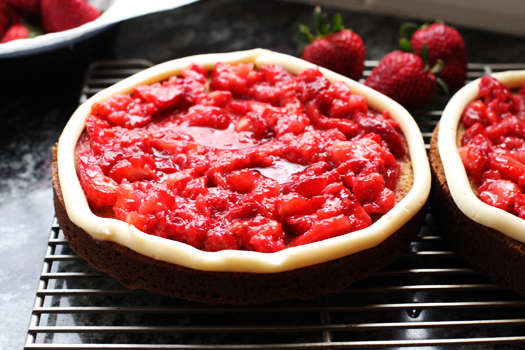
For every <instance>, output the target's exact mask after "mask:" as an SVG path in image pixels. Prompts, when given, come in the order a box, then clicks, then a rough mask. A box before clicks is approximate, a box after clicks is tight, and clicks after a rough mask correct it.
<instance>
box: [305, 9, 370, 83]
mask: <svg viewBox="0 0 525 350" xmlns="http://www.w3.org/2000/svg"><path fill="white" fill-rule="evenodd" d="M314 24H315V32H316V36H313V35H312V34H311V33H310V30H309V29H308V27H306V26H304V25H301V26H300V40H301V41H303V42H306V43H307V44H308V45H307V46H306V47H305V48H304V50H303V53H302V55H301V58H302V59H303V60H306V61H309V62H312V63H314V64H317V65H319V66H321V67H324V68H328V69H330V70H333V71H334V72H336V73H339V74H342V75H344V76H347V77H349V78H350V79H354V80H359V79H360V78H361V76H362V75H363V70H364V64H365V46H364V44H363V40H362V39H361V37H359V35H357V34H356V33H354V32H352V31H351V30H348V29H344V27H343V25H342V22H341V16H340V15H339V14H338V15H336V16H334V18H333V21H332V24H331V25H328V24H327V23H326V19H325V16H324V15H323V14H322V13H321V9H320V8H319V7H316V9H315V11H314Z"/></svg>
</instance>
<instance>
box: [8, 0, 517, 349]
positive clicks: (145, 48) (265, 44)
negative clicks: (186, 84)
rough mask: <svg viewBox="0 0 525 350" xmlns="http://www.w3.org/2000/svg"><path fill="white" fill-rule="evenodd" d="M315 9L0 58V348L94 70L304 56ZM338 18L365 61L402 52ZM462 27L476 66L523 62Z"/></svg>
mask: <svg viewBox="0 0 525 350" xmlns="http://www.w3.org/2000/svg"><path fill="white" fill-rule="evenodd" d="M312 10H313V8H312V7H311V6H307V5H301V4H296V3H287V2H279V1H242V0H204V1H201V2H197V3H193V4H190V5H188V6H185V7H182V8H179V9H174V10H171V11H165V12H162V13H157V14H152V15H147V16H144V17H140V18H136V19H132V20H129V21H126V22H124V23H121V24H120V25H117V26H114V27H113V28H111V29H110V30H108V31H106V32H105V33H104V34H102V35H100V36H99V37H97V38H95V39H93V40H91V41H89V42H79V43H77V44H76V45H75V46H73V47H70V48H67V49H65V50H60V51H58V52H51V53H48V54H44V55H41V56H39V57H26V58H19V59H16V60H5V59H4V60H2V59H1V58H0V77H1V78H0V81H1V82H2V85H3V88H2V89H0V90H1V91H2V92H0V122H1V123H2V124H1V127H0V136H1V137H0V266H1V268H0V319H1V320H2V321H1V322H0V348H2V349H20V348H22V347H23V344H24V343H25V339H26V335H27V327H28V324H29V319H30V316H31V310H32V307H33V303H34V300H35V292H36V289H37V284H38V279H39V274H40V271H41V269H42V264H43V258H44V255H45V249H46V242H47V239H48V236H49V231H50V226H51V223H52V219H53V214H54V209H53V204H52V203H53V201H52V189H51V184H50V181H49V177H50V167H51V162H52V159H51V148H52V146H53V145H54V143H55V142H56V141H57V139H58V136H59V135H60V132H61V130H62V128H63V127H64V125H65V123H66V122H67V120H68V118H69V116H70V115H71V113H72V112H73V111H74V109H75V107H76V106H77V104H78V100H79V96H80V88H81V85H82V79H83V76H84V72H85V69H86V67H87V64H88V63H89V62H90V61H93V60H100V59H105V60H107V59H129V58H141V59H147V60H150V61H152V62H154V63H158V62H163V61H166V60H169V59H174V58H179V57H184V56H188V55H194V54H200V53H210V52H228V51H235V50H244V49H251V48H256V47H262V48H266V49H270V50H274V51H278V52H283V53H287V54H291V55H297V52H298V42H297V28H298V24H299V23H306V24H311V14H312ZM325 10H327V11H329V12H330V13H335V12H336V11H334V10H332V9H329V8H325ZM340 12H341V13H342V15H343V20H344V22H345V24H346V26H347V27H349V28H352V29H353V30H354V31H355V32H357V33H358V34H359V35H361V37H362V38H363V41H364V43H365V46H366V50H367V59H368V60H379V59H381V58H382V57H383V56H384V55H386V54H387V53H388V52H390V51H393V50H395V49H396V48H397V40H398V34H397V30H398V28H399V26H400V25H401V23H402V22H403V20H401V19H396V18H389V17H384V16H375V15H371V14H362V13H356V12H349V11H340ZM458 30H459V31H460V33H461V34H462V35H463V37H464V39H465V42H466V45H467V49H468V51H469V62H483V63H523V58H524V57H525V41H524V38H521V37H513V36H509V35H500V34H495V33H489V32H482V31H476V30H469V29H465V28H458Z"/></svg>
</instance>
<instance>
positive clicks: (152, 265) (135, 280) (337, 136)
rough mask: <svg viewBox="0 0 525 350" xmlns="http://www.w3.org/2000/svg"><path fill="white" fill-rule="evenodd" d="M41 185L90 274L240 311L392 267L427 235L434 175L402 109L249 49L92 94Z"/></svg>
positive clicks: (287, 59)
mask: <svg viewBox="0 0 525 350" xmlns="http://www.w3.org/2000/svg"><path fill="white" fill-rule="evenodd" d="M105 141H108V143H104V142H105ZM130 150H133V152H136V153H129V152H130ZM52 183H53V188H54V195H55V196H54V199H55V208H56V215H57V219H58V222H59V224H60V227H61V228H62V230H63V232H64V234H65V236H66V237H67V239H68V241H69V242H70V245H71V247H72V248H73V249H74V250H75V251H76V252H77V253H78V254H79V255H80V256H82V257H83V258H85V259H86V260H87V261H88V262H89V263H90V264H91V265H92V266H94V267H95V268H97V269H99V270H101V271H104V272H107V273H109V274H110V275H111V276H113V277H115V278H117V279H118V280H119V281H120V282H121V283H122V284H123V285H124V286H126V287H128V288H130V289H139V288H140V289H146V290H150V291H155V292H159V293H162V294H165V295H169V296H173V297H180V298H184V299H188V300H194V301H201V302H210V303H232V304H245V303H262V302H269V301H274V300H282V299H290V298H302V299H309V298H312V297H314V296H316V295H319V294H322V293H328V292H335V291H338V290H341V289H343V288H345V287H347V286H348V285H350V284H351V283H353V282H355V281H357V280H359V279H362V278H364V277H366V276H368V275H370V274H371V273H373V272H374V271H376V270H378V269H379V268H381V267H383V266H385V265H387V264H389V263H390V262H392V261H393V260H394V259H395V258H396V257H397V256H398V255H399V254H401V253H402V252H403V250H405V249H406V248H407V247H408V245H409V244H410V242H411V241H412V240H413V239H414V237H415V236H416V235H417V234H418V232H419V229H420V227H421V225H422V222H423V220H424V217H425V208H426V206H425V204H426V201H427V197H428V193H429V191H430V169H429V166H428V160H427V157H426V152H425V148H424V143H423V140H422V136H421V133H420V132H419V128H418V126H417V124H416V123H415V122H414V120H413V119H412V117H411V116H410V114H409V113H408V112H407V111H406V110H405V109H403V108H402V107H401V106H400V105H398V104H397V103H395V102H393V101H392V100H390V99H388V98H387V97H385V96H383V95H381V94H379V93H377V92H375V91H374V90H372V89H369V88H367V87H365V86H363V85H361V84H359V83H357V82H355V81H352V80H350V79H347V78H345V77H343V76H340V75H338V74H336V73H333V72H330V71H328V70H325V69H322V68H319V67H316V66H315V65H312V64H310V63H307V62H305V61H302V60H300V59H297V58H294V57H291V56H287V55H283V54H278V53H274V52H271V51H267V50H262V49H256V50H251V51H244V52H234V53H228V54H209V55H200V56H193V57H187V58H183V59H178V60H174V61H170V62H166V63H163V64H160V65H157V66H155V67H152V68H150V69H148V70H145V71H143V72H141V73H138V74H136V75H134V76H132V77H130V78H128V79H126V80H124V81H122V82H120V83H118V84H116V85H114V86H112V87H110V88H108V89H106V90H104V91H102V92H100V93H98V94H97V95H95V96H93V97H92V98H91V99H89V100H88V101H87V102H85V103H84V104H83V105H81V106H80V107H79V108H78V110H77V111H76V112H75V113H74V114H73V116H72V117H71V120H70V121H69V123H68V124H67V126H66V128H65V129H64V132H63V133H62V135H61V137H60V139H59V143H58V145H57V148H56V150H55V158H54V162H53V176H52Z"/></svg>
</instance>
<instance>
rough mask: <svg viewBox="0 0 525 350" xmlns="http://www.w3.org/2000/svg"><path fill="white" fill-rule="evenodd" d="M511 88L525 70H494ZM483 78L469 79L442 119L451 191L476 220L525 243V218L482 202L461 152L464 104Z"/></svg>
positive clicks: (523, 77)
mask: <svg viewBox="0 0 525 350" xmlns="http://www.w3.org/2000/svg"><path fill="white" fill-rule="evenodd" d="M492 76H493V77H494V78H496V79H497V80H499V81H500V82H502V83H503V84H505V85H506V86H507V87H509V88H511V89H512V88H517V87H519V86H520V85H521V83H522V82H523V81H525V70H523V71H508V72H501V73H494V74H492ZM480 80H481V78H479V79H477V80H474V81H472V82H470V83H469V84H467V85H465V86H464V87H463V88H462V89H461V90H459V91H458V92H457V93H456V94H455V95H454V96H453V97H452V98H451V99H450V101H449V103H448V104H447V106H446V107H445V110H444V111H443V114H442V117H441V120H440V122H439V132H438V142H437V145H438V149H439V153H440V154H441V162H442V163H443V167H444V170H445V176H446V178H447V183H448V187H449V189H450V194H451V195H452V198H453V199H454V202H455V203H456V205H457V206H458V208H459V209H460V210H461V211H462V212H463V214H465V215H466V216H468V217H469V218H471V219H472V220H473V221H475V222H477V223H479V224H482V225H485V226H488V227H491V228H493V229H495V230H498V231H500V232H502V233H504V234H505V235H507V236H509V237H511V238H514V239H516V240H518V241H520V242H524V243H525V220H523V219H520V218H519V217H517V216H515V215H512V214H510V213H508V212H506V211H504V210H501V209H498V208H495V207H493V206H490V205H488V204H485V203H483V201H481V199H479V198H478V197H477V196H476V195H475V194H474V192H473V191H472V189H471V187H470V183H469V179H468V175H467V172H466V170H465V167H464V166H463V162H462V161H461V157H460V156H459V154H458V150H457V144H456V135H457V129H458V125H459V122H460V120H461V115H462V113H463V110H464V109H465V107H466V106H467V105H468V104H469V103H470V102H472V101H473V100H475V99H477V98H478V95H479V82H480Z"/></svg>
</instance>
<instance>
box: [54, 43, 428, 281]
mask: <svg viewBox="0 0 525 350" xmlns="http://www.w3.org/2000/svg"><path fill="white" fill-rule="evenodd" d="M192 62H195V63H198V64H201V65H203V66H204V67H205V68H206V69H212V68H213V67H214V65H215V63H216V62H223V63H232V64H236V63H240V62H245V63H247V62H253V63H255V65H256V66H257V67H261V66H262V65H265V64H278V65H281V66H283V67H284V68H285V69H287V70H288V71H290V72H291V73H293V74H298V73H300V72H301V71H303V70H305V69H306V68H311V67H316V66H315V65H313V64H311V63H309V62H306V61H303V60H301V59H298V58H295V57H292V56H288V55H285V54H280V53H275V52H272V51H268V50H264V49H254V50H249V51H240V52H232V53H224V54H222V53H221V54H206V55H198V56H193V57H185V58H181V59H177V60H173V61H169V62H166V63H162V64H159V65H156V66H154V67H152V68H149V69H147V70H144V71H142V72H140V73H138V74H135V75H133V76H131V77H129V78H127V79H125V80H123V81H121V82H119V83H117V84H115V85H113V86H111V87H109V88H107V89H105V90H103V91H101V92H99V93H97V94H96V95H94V96H93V97H91V98H90V99H89V100H87V101H86V102H85V103H83V104H82V105H81V106H80V107H79V108H78V109H77V110H76V111H75V112H74V114H73V115H72V117H71V119H70V120H69V122H68V123H67V125H66V127H65V129H64V131H63V133H62V135H61V136H60V139H59V143H58V147H57V148H58V176H59V181H60V186H61V188H62V193H63V196H64V201H65V205H66V210H67V214H68V216H69V218H70V219H71V221H72V222H73V223H75V224H76V225H77V226H79V227H81V228H82V229H84V230H85V231H86V232H88V233H89V234H91V235H92V236H93V237H94V238H96V239H100V240H108V241H113V242H116V243H119V244H121V245H123V246H126V247H128V248H130V249H132V250H134V251H136V252H138V253H140V254H143V255H146V256H149V257H152V258H154V259H158V260H162V261H166V262H170V263H174V264H177V265H182V266H186V267H189V268H193V269H197V270H206V271H231V272H253V273H275V272H283V271H289V270H293V269H297V268H301V267H305V266H310V265H315V264H319V263H322V262H326V261H330V260H334V259H337V258H341V257H344V256H347V255H350V254H353V253H357V252H359V251H362V250H365V249H369V248H372V247H374V246H376V245H378V244H379V243H381V242H382V241H384V240H385V239H386V238H387V237H388V236H390V235H391V234H392V233H394V232H395V231H396V230H397V229H399V228H400V227H401V226H403V225H404V224H405V223H406V222H407V221H408V220H410V219H411V218H412V217H413V216H414V215H415V214H416V213H417V212H418V211H419V210H420V209H421V208H422V207H423V205H424V204H425V202H426V200H427V198H428V195H429V192H430V182H431V181H430V166H429V163H428V158H427V153H426V150H425V144H424V141H423V137H422V135H421V132H420V130H419V127H418V126H417V124H416V122H415V121H414V119H413V118H412V116H411V115H410V114H409V113H408V112H407V111H406V109H404V108H403V107H402V106H401V105H399V104H398V103H396V102H394V101H393V100H391V99H390V98H388V97H386V96H384V95H382V94H380V93H378V92H377V91H375V90H373V89H371V88H368V87H367V86H364V85H362V84H360V83H358V82H356V81H353V80H350V79H348V78H346V77H344V76H342V75H339V74H336V73H334V72H331V71H329V70H326V69H323V68H320V70H321V72H322V73H323V74H324V75H325V77H327V78H328V79H329V80H330V81H332V82H333V81H344V82H345V83H346V84H348V86H349V87H350V89H351V91H352V92H353V93H356V94H361V95H364V96H366V97H367V101H368V104H369V106H371V107H372V108H374V109H377V110H380V111H381V110H388V111H389V112H390V114H391V116H392V118H393V119H395V120H397V121H398V122H399V124H400V127H401V129H402V131H403V133H404V134H405V137H406V139H407V142H408V145H409V149H410V151H409V152H410V158H411V160H412V166H413V171H414V185H413V187H412V189H411V191H410V192H409V193H408V194H407V195H406V197H405V198H404V199H402V200H401V202H400V203H398V204H397V205H396V206H395V207H394V208H393V209H392V210H391V211H390V212H389V213H387V214H386V215H384V216H383V217H382V218H381V219H379V220H378V221H377V222H376V223H374V224H373V225H371V226H370V227H368V228H366V229H363V230H360V231H356V232H352V233H351V234H346V235H342V236H339V237H334V238H331V239H327V240H324V241H321V242H316V243H311V244H307V245H303V246H299V247H293V248H288V249H285V250H283V251H280V252H276V253H259V252H251V251H233V250H224V251H219V252H206V251H201V250H199V249H196V248H193V247H191V246H190V245H187V244H184V243H180V242H176V241H171V240H168V239H163V238H160V237H156V236H152V235H148V234H146V233H144V232H141V231H139V230H138V229H136V228H135V227H133V226H131V225H129V224H127V223H126V222H123V221H119V220H116V219H107V218H100V217H97V216H95V215H94V214H93V213H92V212H91V210H90V209H89V206H88V203H87V200H86V197H85V195H84V192H83V191H82V188H81V185H80V182H79V180H78V178H77V174H76V171H75V164H74V149H75V145H76V143H77V140H78V138H79V136H80V134H81V133H82V130H83V129H84V126H85V119H86V118H87V117H88V116H89V113H90V110H91V106H92V105H93V103H94V102H96V101H102V100H106V99H108V98H109V97H110V96H111V95H113V94H116V93H128V92H131V91H132V89H133V87H134V86H136V85H139V84H152V83H154V82H156V81H160V80H164V79H166V78H168V77H170V76H172V75H176V74H180V73H181V70H182V69H183V68H184V67H187V66H188V65H189V64H190V63H192Z"/></svg>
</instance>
